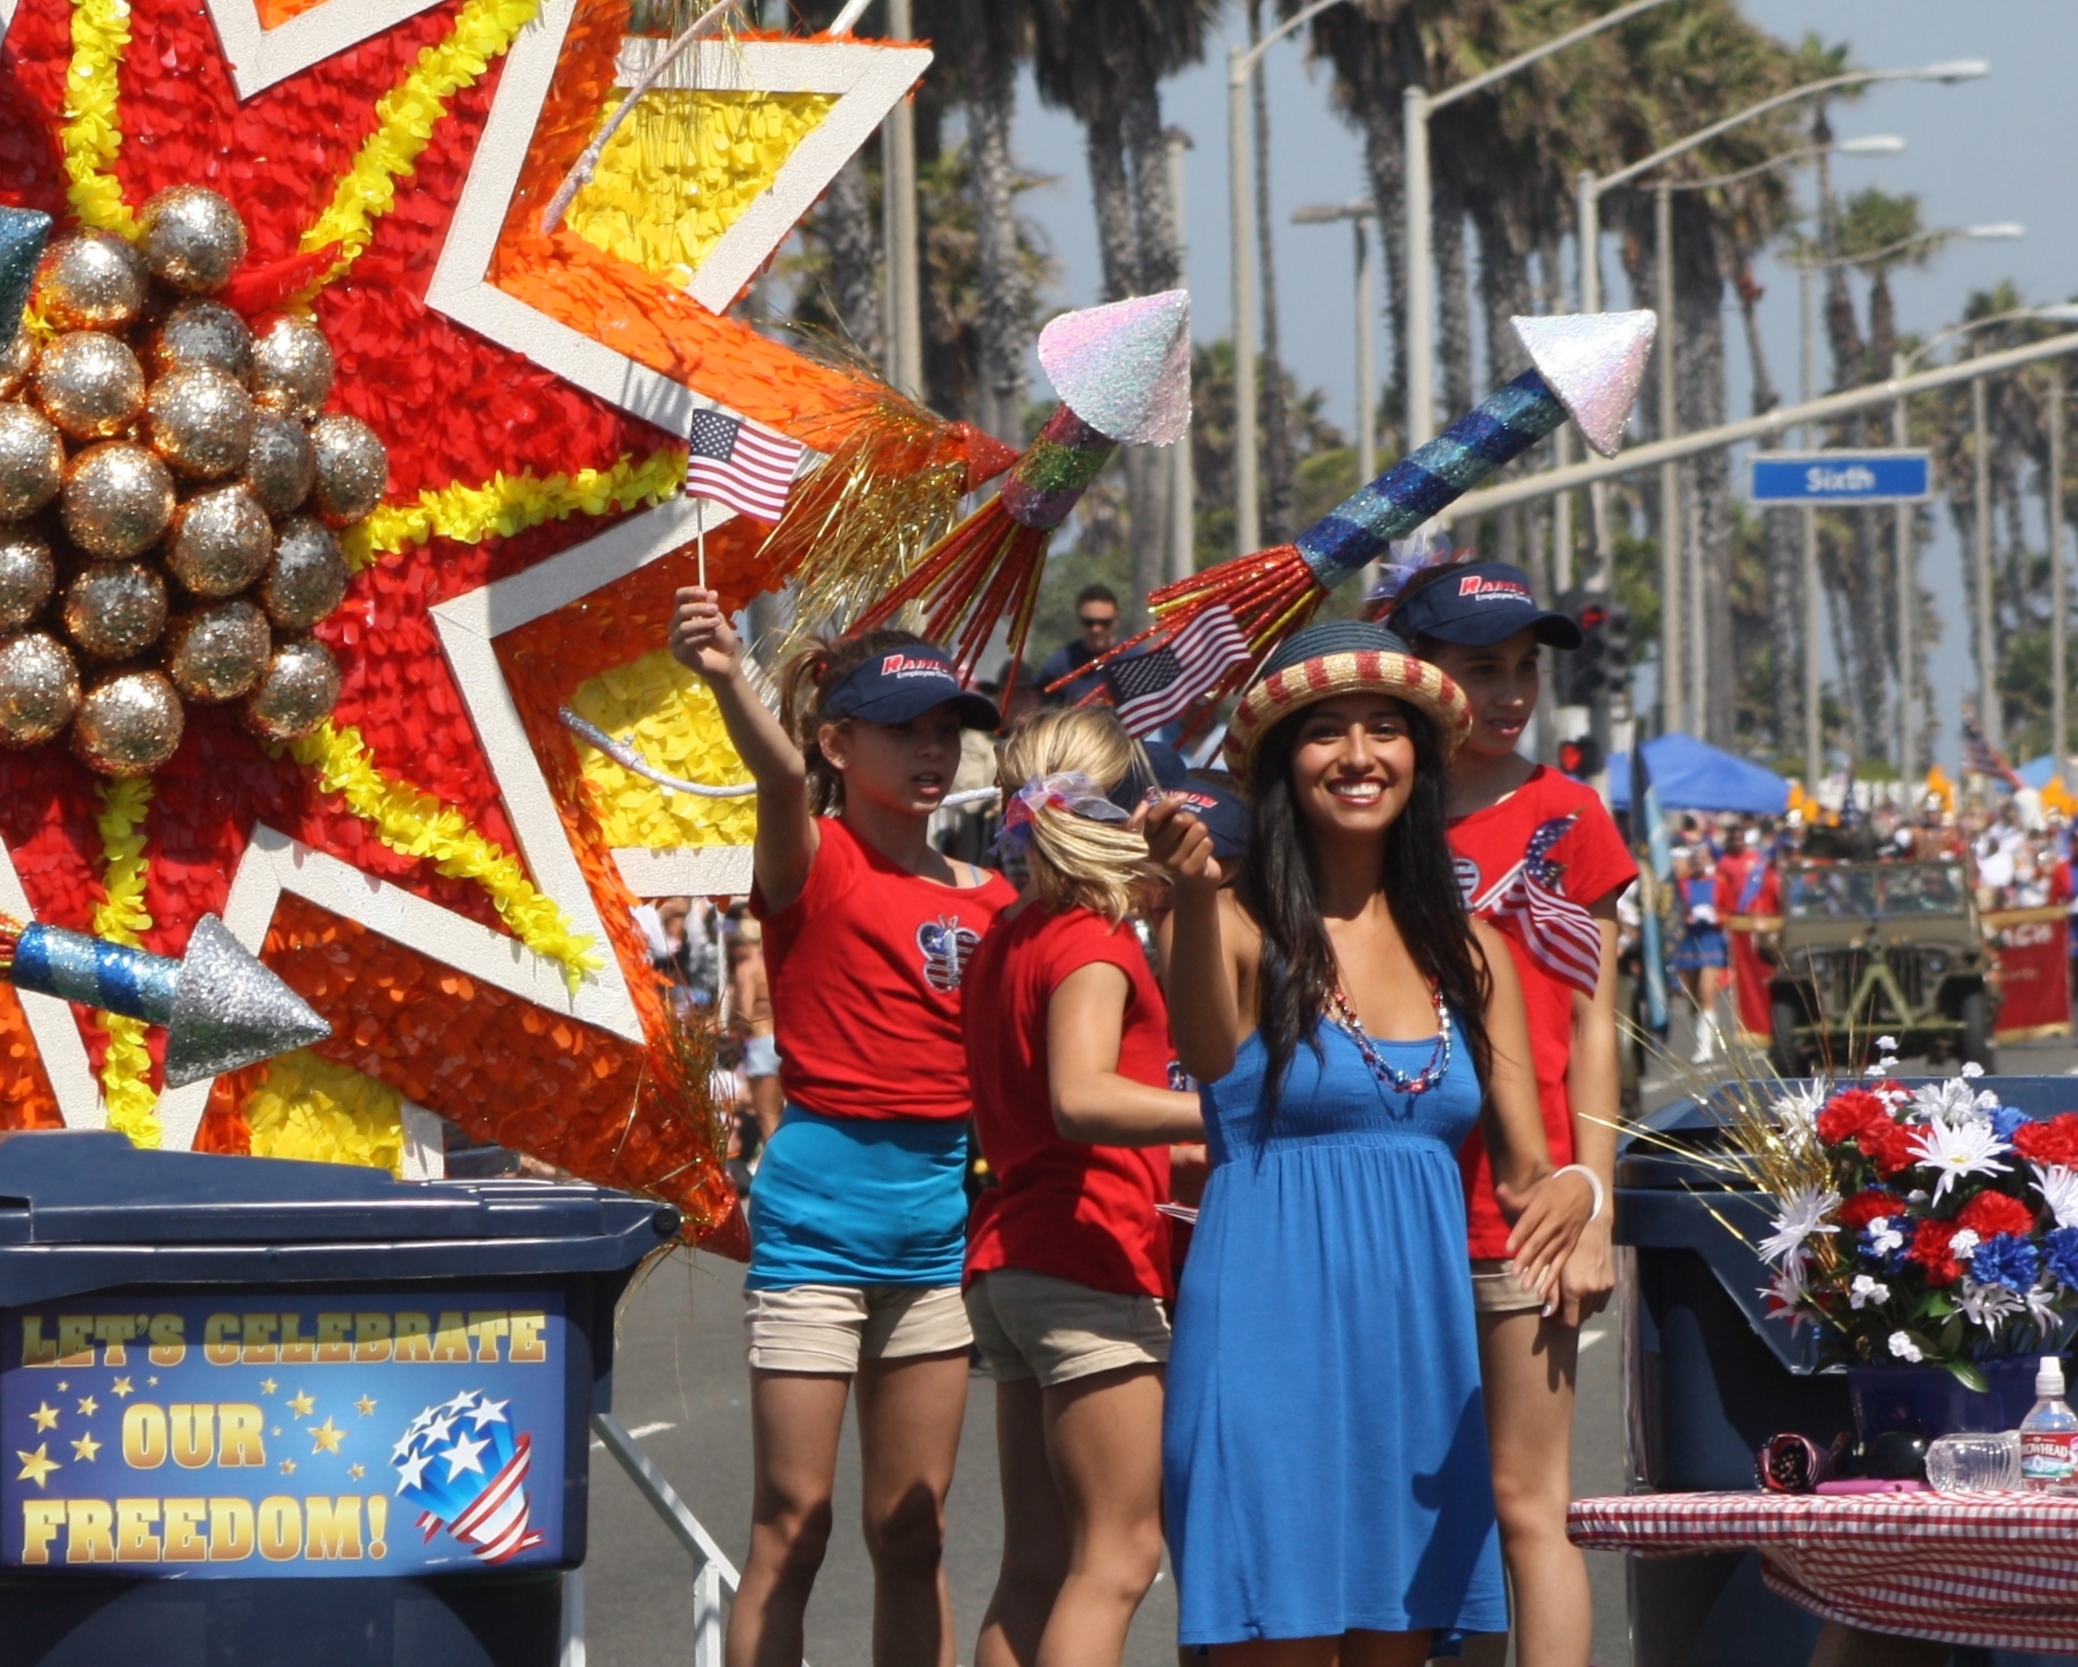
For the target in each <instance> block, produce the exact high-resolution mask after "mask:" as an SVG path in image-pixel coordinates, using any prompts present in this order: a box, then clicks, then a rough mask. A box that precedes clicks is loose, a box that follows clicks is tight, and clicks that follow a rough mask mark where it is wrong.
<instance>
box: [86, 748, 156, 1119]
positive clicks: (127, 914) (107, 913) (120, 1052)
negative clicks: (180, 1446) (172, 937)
mask: <svg viewBox="0 0 2078 1667" xmlns="http://www.w3.org/2000/svg"><path fill="white" fill-rule="evenodd" d="M151 802H152V785H151V783H150V782H149V781H144V780H135V781H111V782H106V783H104V784H103V785H102V788H101V812H100V814H99V815H98V816H97V817H96V818H95V827H96V828H97V830H98V831H99V833H100V835H101V857H102V861H103V862H104V863H105V864H106V866H105V867H104V868H103V869H102V871H101V888H102V890H103V891H104V892H105V893H106V895H105V896H104V897H103V898H102V900H101V901H100V902H99V903H97V904H96V905H95V906H94V918H93V932H94V935H95V936H96V937H101V938H107V939H108V940H109V941H110V942H112V943H120V944H128V945H130V946H131V947H132V948H133V949H134V948H136V947H137V946H138V945H140V944H141V943H142V942H143V941H144V939H143V934H144V933H145V932H147V931H149V930H150V928H151V923H152V917H151V916H150V915H149V914H148V913H146V911H145V907H144V875H145V860H144V819H145V816H146V815H147V814H148V813H149V812H150V810H151ZM100 1021H101V1028H102V1029H103V1030H104V1031H106V1032H107V1034H108V1051H107V1053H105V1054H104V1055H103V1056H102V1059H101V1099H102V1102H103V1104H105V1105H106V1106H107V1108H108V1126H109V1127H110V1128H111V1129H114V1130H116V1131H117V1132H119V1133H121V1134H126V1135H128V1136H129V1137H130V1143H131V1144H132V1145H133V1146H142V1147H145V1148H147V1149H151V1148H156V1147H157V1146H158V1144H159V1142H160V1140H161V1139H162V1138H163V1137H164V1134H165V1131H164V1129H163V1128H161V1126H160V1124H159V1119H158V1117H157V1116H156V1115H155V1111H156V1108H157V1106H158V1103H159V1096H158V1094H157V1092H156V1091H155V1090H154V1089H153V1088H152V1085H151V1075H150V1073H151V1064H152V1059H151V1054H150V1052H149V1051H148V1050H147V1049H146V1047H145V1045H144V1033H145V1024H144V1021H143V1020H142V1019H132V1018H126V1017H124V1016H123V1015H122V1014H119V1013H103V1014H101V1015H100Z"/></svg>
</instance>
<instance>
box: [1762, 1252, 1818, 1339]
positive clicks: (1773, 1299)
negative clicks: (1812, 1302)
mask: <svg viewBox="0 0 2078 1667" xmlns="http://www.w3.org/2000/svg"><path fill="white" fill-rule="evenodd" d="M1810 1273H1811V1264H1810V1261H1809V1260H1808V1259H1807V1258H1806V1257H1803V1256H1792V1257H1790V1258H1789V1259H1788V1260H1787V1261H1785V1262H1784V1263H1783V1264H1782V1266H1781V1267H1780V1268H1778V1269H1777V1270H1776V1271H1775V1274H1774V1276H1773V1277H1772V1278H1771V1279H1770V1280H1769V1281H1768V1283H1767V1284H1766V1285H1765V1286H1764V1287H1762V1289H1761V1290H1760V1291H1759V1292H1758V1293H1756V1294H1757V1295H1758V1296H1759V1297H1760V1298H1761V1300H1762V1301H1763V1302H1765V1303H1767V1305H1768V1318H1769V1319H1771V1320H1787V1321H1788V1322H1789V1330H1790V1335H1791V1336H1795V1335H1796V1333H1797V1330H1798V1328H1799V1327H1801V1326H1804V1325H1808V1324H1809V1323H1810V1321H1811V1315H1810V1312H1809V1311H1808V1310H1807V1309H1806V1307H1805V1306H1804V1305H1805V1302H1806V1300H1807V1299H1808V1298H1809V1297H1810V1295H1811V1279H1810Z"/></svg>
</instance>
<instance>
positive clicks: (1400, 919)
mask: <svg viewBox="0 0 2078 1667" xmlns="http://www.w3.org/2000/svg"><path fill="white" fill-rule="evenodd" d="M1397 704H1398V705H1399V706H1400V709H1401V711H1403V712H1404V713H1405V714H1406V718H1407V733H1408V735H1409V737H1410V738H1411V739H1412V740H1413V742H1414V787H1413V791H1412V792H1411V793H1410V794H1409V795H1408V799H1407V804H1406V808H1405V809H1403V810H1402V811H1401V812H1400V814H1399V816H1398V818H1396V819H1395V820H1394V822H1393V824H1392V826H1391V827H1390V828H1388V829H1387V830H1386V835H1385V851H1384V856H1383V860H1382V862H1381V863H1380V870H1379V876H1378V884H1379V889H1380V890H1381V891H1383V892H1384V893H1385V903H1386V907H1387V908H1388V909H1390V910H1391V911H1392V917H1393V923H1394V924H1395V925H1396V926H1398V927H1399V929H1400V937H1401V939H1402V940H1403V941H1404V942H1405V943H1406V945H1407V952H1408V954H1409V955H1411V956H1412V957H1413V958H1414V964H1415V965H1416V966H1417V967H1419V968H1420V969H1421V970H1422V973H1423V974H1424V975H1425V976H1426V977H1428V978H1430V979H1432V980H1433V981H1434V982H1435V983H1436V985H1437V987H1438V988H1439V989H1441V991H1442V992H1443V999H1444V1000H1445V1001H1447V1002H1449V1003H1450V1006H1451V1010H1452V1011H1453V1012H1454V1013H1455V1014H1456V1015H1457V1022H1458V1026H1459V1028H1460V1029H1461V1030H1462V1031H1463V1032H1464V1035H1465V1040H1466V1041H1467V1043H1468V1044H1469V1045H1470V1047H1471V1053H1472V1062H1473V1065H1474V1067H1475V1068H1476V1069H1477V1070H1478V1072H1479V1080H1480V1082H1481V1083H1482V1084H1484V1083H1485V1082H1486V1081H1487V1080H1488V1078H1489V1075H1490V1073H1491V1068H1492V1064H1493V1049H1492V1046H1491V1044H1490V1043H1489V1042H1488V1040H1487V1034H1486V998H1487V992H1488V990H1489V989H1490V987H1491V984H1492V979H1491V976H1490V975H1489V973H1488V971H1487V965H1486V957H1485V955H1484V954H1483V953H1482V952H1481V950H1480V947H1479V944H1478V942H1477V940H1476V939H1474V937H1473V936H1472V921H1471V917H1470V916H1469V915H1467V914H1466V913H1465V906H1464V898H1463V894H1462V893H1461V892H1460V891H1459V889H1458V879H1457V872H1456V870H1455V868H1454V867H1453V865H1452V862H1451V856H1450V835H1449V830H1448V826H1447V824H1446V821H1445V818H1444V814H1443V794H1444V762H1443V747H1442V742H1441V739H1440V738H1439V736H1438V734H1437V731H1436V726H1435V723H1434V722H1433V721H1432V720H1431V719H1430V718H1429V716H1428V714H1427V713H1425V712H1423V711H1422V710H1421V709H1420V708H1418V707H1416V706H1413V705H1411V704H1409V703H1407V702H1405V701H1402V702H1399V703H1397ZM1305 716H1306V714H1305V710H1304V709H1303V708H1302V709H1301V710H1299V711H1298V712H1295V713H1293V714H1292V715H1291V716H1290V717H1288V718H1286V719H1285V720H1284V721H1283V722H1282V723H1280V724H1278V725H1277V727H1276V728H1275V729H1273V730H1271V731H1270V732H1269V733H1268V734H1267V735H1265V736H1264V737H1263V739H1262V741H1261V742H1260V743H1259V744H1258V745H1257V748H1256V755H1255V770H1254V775H1253V778H1252V780H1251V783H1250V786H1251V791H1252V796H1253V799H1254V829H1253V831H1252V832H1251V834H1250V836H1249V841H1248V850H1247V852H1246V854H1245V855H1243V857H1242V859H1241V875H1240V879H1239V881H1238V883H1237V885H1236V888H1235V889H1236V893H1237V895H1238V897H1239V899H1240V902H1241V904H1242V906H1243V907H1244V908H1246V909H1247V910H1248V912H1249V914H1250V915H1251V916H1252V917H1253V918H1254V920H1255V922H1256V925H1257V926H1258V927H1259V928H1261V930H1262V934H1263V953H1262V963H1261V968H1260V970H1259V972H1258V975H1257V996H1256V1028H1257V1029H1258V1030H1259V1031H1261V1032H1262V1037H1263V1051H1264V1053H1265V1054H1266V1055H1267V1056H1268V1068H1267V1070H1266V1071H1265V1072H1264V1075H1263V1105H1264V1107H1265V1110H1266V1115H1267V1114H1269V1108H1271V1107H1274V1105H1275V1102H1276V1094H1277V1090H1278V1088H1279V1087H1280V1086H1281V1084H1282V1083H1283V1081H1284V1074H1285V1071H1286V1069H1287V1068H1288V1067H1289V1066H1290V1064H1291V1062H1292V1057H1293V1056H1294V1055H1295V1054H1296V1053H1297V1052H1298V1050H1299V1048H1300V1046H1301V1045H1302V1044H1303V1045H1304V1046H1306V1047H1310V1048H1311V1049H1313V1051H1314V1053H1315V1054H1316V1055H1318V1054H1319V1052H1320V1035H1319V1029H1320V1022H1321V1017H1322V1014H1323V1013H1324V1011H1325V1010H1326V1008H1327V1005H1328V998H1329V994H1330V992H1331V991H1332V990H1333V989H1334V987H1335V951H1334V947H1333V945H1332V944H1330V943H1329V941H1328V928H1327V923H1326V921H1325V920H1323V919H1322V918H1321V912H1320V893H1319V887H1318V885H1317V883H1316V876H1317V873H1318V869H1319V860H1320V859H1319V856H1318V853H1317V852H1316V851H1315V849H1314V845H1313V835H1312V833H1311V831H1310V830H1309V829H1308V828H1307V825H1306V819H1305V818H1304V817H1303V816H1302V815H1300V814H1299V810H1298V807H1297V805H1296V804H1294V802H1293V796H1292V774H1291V763H1292V754H1293V752H1294V751H1295V750H1296V748H1297V744H1298V736H1299V729H1300V725H1301V724H1302V723H1303V722H1304V720H1305Z"/></svg>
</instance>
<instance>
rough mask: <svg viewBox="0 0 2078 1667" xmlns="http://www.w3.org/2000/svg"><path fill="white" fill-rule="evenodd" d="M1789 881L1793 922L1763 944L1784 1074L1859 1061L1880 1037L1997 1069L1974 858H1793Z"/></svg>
mask: <svg viewBox="0 0 2078 1667" xmlns="http://www.w3.org/2000/svg"><path fill="white" fill-rule="evenodd" d="M1781 879H1782V917H1781V922H1780V924H1779V925H1778V926H1777V927H1776V928H1775V929H1774V930H1773V931H1772V932H1766V933H1763V934H1762V935H1761V938H1760V941H1759V943H1758V945H1757V947H1758V948H1759V949H1760V951H1761V953H1762V955H1763V957H1764V958H1765V959H1767V960H1768V961H1769V962H1770V963H1772V971H1771V975H1770V978H1769V985H1768V1009H1769V1012H1768V1017H1769V1033H1770V1034H1769V1055H1770V1058H1771V1060H1772V1062H1773V1064H1774V1066H1775V1069H1776V1070H1777V1071H1778V1072H1779V1073H1780V1074H1781V1075H1782V1076H1784V1077H1800V1076H1805V1075H1808V1074H1809V1070H1810V1067H1811V1066H1812V1065H1813V1064H1814V1063H1817V1062H1823V1063H1825V1064H1828V1065H1831V1066H1833V1067H1835V1068H1851V1067H1853V1066H1855V1065H1858V1064H1859V1063H1860V1055H1862V1054H1863V1053H1865V1052H1867V1051H1868V1050H1869V1047H1870V1044H1871V1043H1872V1042H1873V1040H1874V1039H1875V1038H1876V1037H1878V1036H1894V1037H1896V1038H1897V1041H1898V1051H1899V1053H1901V1054H1903V1055H1906V1056H1908V1057H1916V1056H1920V1055H1924V1056H1925V1057H1927V1058H1929V1059H1934V1060H1941V1059H1951V1058H1956V1059H1960V1060H1962V1061H1964V1062H1965V1063H1970V1064H1977V1065H1982V1066H1983V1067H1984V1068H1985V1069H1986V1070H1987V1071H1989V1070H1991V1069H1992V1068H1993V1054H1994V1044H1993V1042H1992V1018H1993V1010H1994V1007H1995V994H1994V990H1993V986H1992V984H1991V981H1990V979H1989V978H1988V976H1987V974H1988V972H1989V969H1990V965H1991V955H1990V951H1989V948H1988V947H1987V943H1986V938H1985V931H1984V923H1983V921H1982V920H1981V919H1980V918H1979V917H1978V914H1977V905H1976V901H1975V899H1974V897H1973V896H1972V893H1971V889H1970V875H1969V870H1968V868H1967V866H1966V864H1965V863H1964V862H1963V861H1962V859H1960V858H1949V859H1944V860H1941V861H1935V862H1791V863H1785V864H1784V865H1783V867H1782V875H1781Z"/></svg>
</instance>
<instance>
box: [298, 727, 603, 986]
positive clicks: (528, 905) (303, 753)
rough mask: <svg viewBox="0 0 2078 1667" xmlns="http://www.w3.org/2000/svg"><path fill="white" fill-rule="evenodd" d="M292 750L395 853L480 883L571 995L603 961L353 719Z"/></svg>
mask: <svg viewBox="0 0 2078 1667" xmlns="http://www.w3.org/2000/svg"><path fill="white" fill-rule="evenodd" d="M289 751H290V753H291V754H292V755H294V757H295V759H296V761H297V762H298V763H299V764H303V765H306V766H308V767H309V768H311V769H314V770H316V771H317V772H318V783H319V785H320V786H321V787H323V788H324V790H325V791H326V792H328V793H337V794H338V795H339V796H340V797H341V798H343V799H344V800H345V801H346V807H347V809H349V810H351V811H352V812H353V813H354V814H355V815H356V816H358V817H360V819H361V820H362V821H364V822H366V823H367V824H368V825H369V826H370V827H372V828H373V829H374V830H375V836H376V838H378V839H380V840H381V841H382V842H383V844H385V845H387V846H388V847H389V848H390V849H391V850H392V851H401V852H402V853H404V855H406V856H408V857H424V858H427V859H429V860H430V861H431V862H432V863H433V866H434V867H435V868H436V869H438V870H439V872H441V873H442V874H447V875H451V876H455V877H458V878H461V879H467V880H473V881H474V882H475V883H476V884H477V885H479V886H481V887H482V888H483V890H484V892H485V894H486V895H487V896H488V897H489V898H490V900H491V904H492V906H493V907H494V908H496V909H497V911H498V915H499V918H500V919H502V920H503V921H504V922H505V924H506V925H507V926H508V927H510V928H511V929H512V934H513V936H514V937H516V938H518V939H519V941H520V942H521V943H523V944H525V945H526V946H527V947H528V948H529V949H531V950H532V951H533V952H534V953H535V954H536V955H542V956H546V957H547V958H548V959H549V960H551V961H555V962H557V963H559V964H560V965H561V966H562V969H563V981H564V982H565V983H566V984H568V985H569V986H570V990H571V993H572V994H573V995H574V994H575V993H576V991H577V988H578V986H579V985H580V984H581V983H582V982H583V981H584V975H585V974H586V973H588V972H592V971H595V970H596V969H597V968H598V967H599V966H600V965H601V961H600V958H599V954H598V952H597V950H595V949H594V948H593V946H592V940H591V939H590V938H588V937H584V936H581V935H580V934H578V933H576V932H573V931H572V930H571V929H570V922H569V921H568V919H566V918H565V917H564V914H563V911H562V910H561V909H560V908H558V907H557V906H556V904H555V902H554V900H553V899H551V898H549V897H546V896H544V895H543V894H542V893H541V892H539V891H538V890H536V889H535V887H534V884H533V882H532V881H531V880H529V879H528V878H527V875H526V870H525V869H523V868H522V867H521V866H520V863H519V859H518V858H517V857H515V856H513V855H512V853H511V852H509V851H507V850H505V849H504V848H503V847H502V846H500V845H498V844H496V843H495V842H494V841H492V840H489V839H486V838H485V837H484V836H483V835H482V834H480V833H478V832H477V831H476V829H474V828H472V827H471V826H470V825H469V821H468V818H467V817H465V816H463V814H462V813H461V812H460V811H458V810H456V809H455V808H454V807H453V806H452V805H444V804H442V803H441V802H440V801H439V800H438V799H436V798H434V797H433V796H432V794H430V793H423V792H421V791H420V790H419V789H418V788H416V787H413V786H412V785H411V784H410V783H409V782H401V781H393V780H392V779H391V778H390V777H388V776H386V775H384V774H383V773H382V771H381V770H379V769H377V768H376V765H375V760H374V758H373V757H372V756H371V755H370V753H369V751H368V746H367V743H366V742H364V741H363V740H362V739H361V732H360V731H359V730H357V729H355V728H354V727H353V726H352V725H351V724H349V725H347V726H346V727H345V728H344V729H338V728H335V727H334V726H333V724H332V722H331V720H330V719H329V718H328V719H327V720H326V721H325V722H324V723H323V724H322V725H320V726H319V727H318V729H317V730H316V731H315V732H314V733H313V734H310V735H307V736H305V737H304V738H303V739H302V740H300V741H291V742H290V743H289Z"/></svg>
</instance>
